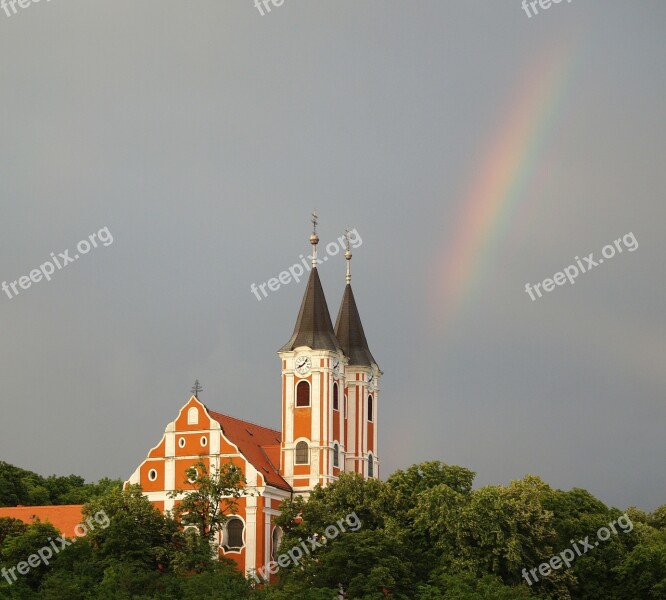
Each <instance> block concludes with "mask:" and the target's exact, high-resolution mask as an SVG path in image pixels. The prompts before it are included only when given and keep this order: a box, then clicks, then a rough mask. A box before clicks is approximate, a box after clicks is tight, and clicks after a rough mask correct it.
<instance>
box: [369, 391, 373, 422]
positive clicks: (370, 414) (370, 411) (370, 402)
mask: <svg viewBox="0 0 666 600" xmlns="http://www.w3.org/2000/svg"><path fill="white" fill-rule="evenodd" d="M372 416H373V415H372V396H368V421H372V420H373V418H372Z"/></svg>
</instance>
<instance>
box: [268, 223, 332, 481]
mask: <svg viewBox="0 0 666 600" xmlns="http://www.w3.org/2000/svg"><path fill="white" fill-rule="evenodd" d="M312 222H313V232H312V235H311V236H310V243H311V244H312V270H311V271H310V277H309V279H308V283H307V286H306V288H305V294H304V296H303V302H302V303H301V308H300V311H299V312H298V318H297V319H296V326H295V327H294V333H293V335H292V336H291V338H290V339H289V341H288V342H287V343H286V344H285V345H284V346H283V347H282V348H280V350H279V351H278V355H279V357H280V359H281V360H282V444H281V448H280V450H281V457H280V459H281V473H282V476H283V477H284V479H285V480H286V481H287V482H288V483H289V484H290V485H291V486H292V487H293V489H294V492H296V493H299V492H300V493H307V492H309V491H310V490H312V488H314V486H315V485H317V484H318V483H319V484H321V485H327V484H328V483H330V481H331V480H332V479H333V478H335V477H336V476H337V475H338V473H339V472H340V471H341V470H342V466H341V465H342V463H341V454H340V450H339V442H338V443H337V446H336V445H335V444H334V441H335V440H334V439H333V430H334V427H333V414H334V412H335V413H338V412H339V411H340V393H339V390H340V386H339V384H338V383H336V380H337V379H338V378H339V377H340V373H341V372H343V369H344V364H345V357H344V354H343V352H342V348H341V346H340V343H339V342H338V339H337V338H336V337H335V333H334V331H333V323H332V322H331V315H330V313H329V311H328V306H327V304H326V298H325V296H324V290H323V289H322V286H321V281H320V279H319V273H318V271H317V244H318V243H319V237H318V236H317V215H316V213H315V214H313V219H312Z"/></svg>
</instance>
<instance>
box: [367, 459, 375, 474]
mask: <svg viewBox="0 0 666 600" xmlns="http://www.w3.org/2000/svg"><path fill="white" fill-rule="evenodd" d="M374 476H375V460H374V458H373V457H372V454H368V477H374Z"/></svg>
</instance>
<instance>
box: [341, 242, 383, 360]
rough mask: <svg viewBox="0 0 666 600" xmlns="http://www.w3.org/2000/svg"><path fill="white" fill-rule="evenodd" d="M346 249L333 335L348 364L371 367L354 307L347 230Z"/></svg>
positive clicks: (350, 254) (366, 342)
mask: <svg viewBox="0 0 666 600" xmlns="http://www.w3.org/2000/svg"><path fill="white" fill-rule="evenodd" d="M345 237H346V239H347V251H346V252H345V259H347V275H346V281H347V284H346V285H345V291H344V294H343V295H342V304H341V305H340V311H339V312H338V318H337V320H336V322H335V337H336V338H337V339H338V341H339V342H340V346H342V350H343V351H344V353H345V355H346V356H347V357H348V358H349V365H350V366H359V367H371V366H372V365H373V364H374V365H376V364H377V362H376V361H375V359H374V358H373V356H372V353H371V352H370V348H369V347H368V341H367V340H366V339H365V332H364V331H363V324H362V323H361V316H360V315H359V314H358V308H357V307H356V300H355V299H354V292H353V291H352V287H351V259H352V253H351V251H350V249H349V232H347V234H346V236H345Z"/></svg>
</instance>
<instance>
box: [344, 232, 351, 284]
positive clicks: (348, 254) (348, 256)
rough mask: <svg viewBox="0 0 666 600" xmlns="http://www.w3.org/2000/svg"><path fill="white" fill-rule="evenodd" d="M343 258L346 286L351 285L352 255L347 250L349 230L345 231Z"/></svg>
mask: <svg viewBox="0 0 666 600" xmlns="http://www.w3.org/2000/svg"><path fill="white" fill-rule="evenodd" d="M345 248H346V252H345V258H346V259H347V277H346V281H347V284H350V283H351V259H352V253H351V250H350V249H349V229H345Z"/></svg>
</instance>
